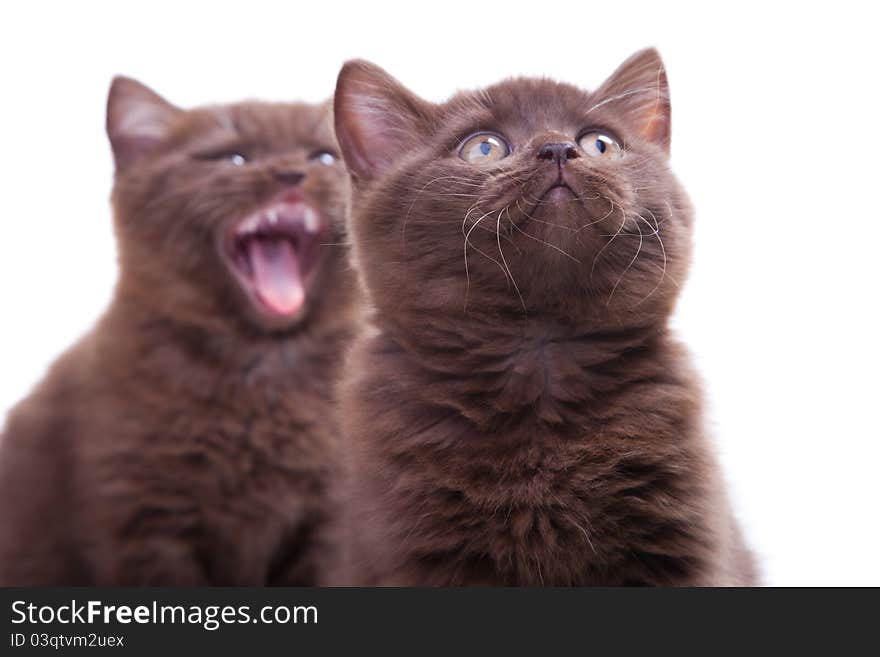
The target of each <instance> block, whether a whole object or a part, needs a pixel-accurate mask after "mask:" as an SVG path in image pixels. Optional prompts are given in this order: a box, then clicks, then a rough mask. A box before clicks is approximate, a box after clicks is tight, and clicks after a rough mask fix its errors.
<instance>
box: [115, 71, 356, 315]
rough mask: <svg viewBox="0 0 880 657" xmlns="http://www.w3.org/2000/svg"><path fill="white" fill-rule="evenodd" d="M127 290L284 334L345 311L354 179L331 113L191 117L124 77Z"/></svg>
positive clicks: (122, 242) (248, 110)
mask: <svg viewBox="0 0 880 657" xmlns="http://www.w3.org/2000/svg"><path fill="white" fill-rule="evenodd" d="M107 133H108V135H109V137H110V142H111V145H112V147H113V154H114V158H115V162H116V182H115V186H114V190H113V200H114V207H115V210H116V230H117V236H118V241H119V250H120V263H121V280H120V288H121V289H122V290H123V291H124V292H125V293H126V294H128V295H129V296H134V297H135V298H136V300H137V302H138V303H141V304H144V305H147V306H148V307H149V309H150V311H154V312H156V313H157V314H158V315H159V316H165V317H172V318H174V319H175V320H178V321H183V322H187V323H190V324H197V325H201V326H208V327H215V328H221V327H224V328H228V327H229V326H234V327H238V328H244V329H247V330H250V331H254V330H256V331H259V332H267V331H271V332H277V331H288V330H292V329H294V328H300V327H302V326H303V325H304V324H305V323H306V322H307V321H308V322H312V321H313V320H316V319H318V318H320V317H327V318H332V317H337V318H339V317H343V316H344V315H345V313H344V309H343V308H342V306H345V305H347V303H348V301H349V298H348V296H349V295H350V294H351V289H352V285H351V281H350V280H349V274H348V272H347V267H346V264H345V257H346V254H345V251H344V249H343V248H342V247H341V246H340V245H341V243H342V242H343V241H344V237H343V236H344V214H345V198H346V194H347V188H348V183H347V180H346V175H345V173H344V167H343V166H342V163H341V161H339V160H338V157H337V145H336V141H335V139H334V137H333V131H332V119H331V107H330V104H329V103H325V104H322V105H307V104H301V103H296V104H268V103H257V102H245V103H239V104H234V105H225V106H216V107H206V108H198V109H193V110H188V111H185V110H182V109H179V108H177V107H175V106H173V105H171V104H170V103H168V102H167V101H166V100H164V99H163V98H161V97H160V96H158V95H157V94H155V93H154V92H152V91H151V90H150V89H148V88H146V87H145V86H143V85H141V84H140V83H138V82H136V81H134V80H131V79H127V78H116V79H115V80H114V81H113V84H112V86H111V88H110V95H109V99H108V106H107Z"/></svg>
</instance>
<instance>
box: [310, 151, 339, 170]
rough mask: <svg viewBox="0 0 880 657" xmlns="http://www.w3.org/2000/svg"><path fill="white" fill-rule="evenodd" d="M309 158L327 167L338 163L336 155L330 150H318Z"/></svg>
mask: <svg viewBox="0 0 880 657" xmlns="http://www.w3.org/2000/svg"><path fill="white" fill-rule="evenodd" d="M309 159H310V160H313V161H315V162H320V163H321V164H323V165H324V166H325V167H332V166H333V165H334V164H336V156H335V155H334V154H333V153H331V152H330V151H318V152H317V153H314V154H313V155H312V156H311V157H310V158H309Z"/></svg>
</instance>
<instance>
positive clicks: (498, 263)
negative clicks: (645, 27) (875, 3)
mask: <svg viewBox="0 0 880 657" xmlns="http://www.w3.org/2000/svg"><path fill="white" fill-rule="evenodd" d="M334 103H335V104H334V116H335V125H336V135H337V139H338V141H339V144H340V148H341V150H342V155H343V158H344V160H345V162H346V164H347V166H348V168H349V170H350V173H351V177H352V183H353V186H352V194H353V201H352V213H351V216H350V219H349V222H350V223H349V233H350V237H351V241H352V258H353V262H354V263H355V264H356V266H357V269H358V271H359V276H360V278H361V279H362V284H363V287H364V290H365V294H366V296H367V298H368V301H369V304H370V306H371V316H370V318H369V323H370V326H369V329H368V330H366V331H364V333H363V334H362V335H361V336H360V337H359V338H357V339H356V341H355V345H354V347H353V350H352V353H351V354H350V362H349V364H348V366H347V367H348V369H347V374H346V376H345V379H344V383H343V384H342V390H341V407H342V417H343V423H344V426H343V436H344V443H345V444H344V446H343V449H342V450H341V451H342V454H343V455H344V457H345V459H346V465H345V484H344V491H345V492H344V494H343V495H344V497H345V499H346V500H347V501H346V505H345V509H344V513H345V521H344V522H343V523H342V524H341V525H340V526H341V527H344V528H345V529H344V531H346V532H347V536H348V538H347V543H348V546H349V547H348V549H347V550H346V554H345V555H344V557H343V561H342V564H341V565H340V567H339V570H338V572H337V576H338V577H339V578H340V581H346V582H349V583H354V584H362V585H363V584H367V585H419V586H423V585H445V586H450V585H452V586H457V585H531V586H534V585H612V586H616V585H653V586H671V585H676V586H688V585H750V584H755V583H756V582H757V572H756V568H755V565H754V563H753V559H752V557H751V554H750V552H749V550H748V548H747V546H746V545H745V542H744V540H743V537H742V535H741V533H740V530H739V528H738V526H737V523H736V521H735V519H734V515H733V513H732V510H731V506H730V504H729V502H728V499H727V494H726V492H725V488H724V483H723V481H722V477H721V474H720V472H719V468H718V466H717V464H716V462H715V459H714V456H713V453H712V449H711V446H710V444H709V442H708V439H707V436H706V431H705V429H704V426H703V418H702V404H701V393H700V384H699V381H698V379H697V377H696V375H695V373H694V371H693V370H692V368H691V365H690V364H689V359H688V355H687V353H686V351H685V349H684V348H683V347H682V346H681V345H680V344H679V343H678V342H677V341H676V339H675V338H674V337H673V336H672V335H671V334H670V330H669V328H668V326H667V324H668V320H669V317H670V314H671V312H672V310H673V307H674V303H675V301H676V297H677V295H678V287H679V285H680V284H681V283H682V282H683V280H684V277H685V274H686V271H687V269H688V262H689V258H690V251H691V230H692V224H693V218H692V217H693V213H692V209H691V206H690V204H689V201H688V199H687V197H686V195H685V192H684V191H683V189H682V187H681V186H680V184H679V183H678V182H677V180H676V178H675V177H674V175H673V174H672V172H671V170H670V166H669V149H670V101H669V92H668V83H667V77H666V73H665V68H664V66H663V63H662V60H661V58H660V56H659V54H658V53H657V52H656V50H653V49H648V50H645V51H642V52H639V53H636V54H635V55H633V56H632V57H631V58H630V59H628V60H627V61H626V62H624V63H623V64H622V65H621V66H620V67H619V68H618V69H617V71H616V72H615V73H614V74H613V75H612V76H611V77H610V78H609V79H608V80H607V81H606V82H605V83H603V84H602V85H601V86H600V87H599V88H598V89H597V90H596V91H594V92H587V91H583V90H581V89H579V88H576V87H574V86H571V85H568V84H563V83H559V82H555V81H551V80H549V79H511V80H507V81H504V82H501V83H500V84H496V85H494V86H491V87H489V88H487V89H484V90H481V91H477V92H463V93H459V94H458V95H456V96H454V97H453V98H452V99H451V100H449V101H448V102H444V103H441V104H434V103H430V102H427V101H425V100H423V99H421V98H419V97H417V96H416V95H414V94H413V93H411V92H410V91H409V90H407V89H406V88H405V87H404V86H402V85H401V84H400V83H399V82H398V81H397V80H395V79H394V78H392V77H391V76H390V75H389V74H388V73H386V72H385V71H383V70H382V69H381V68H378V67H376V66H375V65H373V64H370V63H368V62H364V61H351V62H348V63H347V64H346V65H345V66H344V67H343V68H342V70H341V72H340V74H339V78H338V82H337V88H336V94H335V101H334Z"/></svg>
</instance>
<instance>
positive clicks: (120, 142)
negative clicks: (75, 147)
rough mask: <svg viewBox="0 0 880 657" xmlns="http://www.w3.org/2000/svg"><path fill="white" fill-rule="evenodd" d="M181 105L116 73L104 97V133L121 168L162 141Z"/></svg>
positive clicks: (117, 166)
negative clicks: (105, 106)
mask: <svg viewBox="0 0 880 657" xmlns="http://www.w3.org/2000/svg"><path fill="white" fill-rule="evenodd" d="M180 111H181V110H180V109H178V108H177V107H175V106H174V105H172V104H171V103H169V102H168V101H167V100H165V99H164V98H162V97H161V96H160V95H159V94H157V93H156V92H154V91H153V90H152V89H150V88H148V87H146V86H144V85H143V84H141V83H140V82H138V81H137V80H132V79H131V78H126V77H121V76H119V77H116V78H114V79H113V83H112V84H111V85H110V94H109V96H108V97H107V136H108V137H110V144H111V146H112V147H113V157H114V158H115V160H116V168H117V169H124V168H126V167H128V166H130V165H131V164H133V163H134V162H136V161H137V160H138V159H139V158H141V157H142V156H143V155H145V154H146V153H148V152H149V151H150V150H151V149H152V148H154V147H155V146H156V145H157V144H158V143H159V142H161V141H162V140H163V139H164V138H165V137H166V136H167V135H168V132H169V130H170V127H171V124H172V122H173V121H174V119H175V117H176V116H177V115H178V114H179V113H180Z"/></svg>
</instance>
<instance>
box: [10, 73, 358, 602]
mask: <svg viewBox="0 0 880 657" xmlns="http://www.w3.org/2000/svg"><path fill="white" fill-rule="evenodd" d="M330 115H331V107H330V104H329V103H325V104H322V105H314V106H313V105H307V104H268V103H258V102H246V103H239V104H234V105H227V106H216V107H205V108H198V109H194V110H189V111H185V110H182V109H179V108H177V107H175V106H173V105H171V104H170V103H168V102H167V101H165V100H164V99H162V98H161V97H159V96H158V95H156V94H155V93H153V92H152V91H151V90H149V89H147V88H146V87H144V86H143V85H141V84H139V83H137V82H135V81H133V80H130V79H126V78H117V79H116V80H115V81H114V82H113V85H112V87H111V89H110V95H109V100H108V108H107V131H108V135H109V137H110V142H111V144H112V147H113V153H114V157H115V162H116V179H115V185H114V189H113V207H114V217H115V229H116V235H117V240H118V248H119V261H120V278H119V281H118V285H117V287H116V292H115V296H114V299H113V301H112V304H111V306H110V307H109V309H108V310H107V312H106V314H105V315H104V316H103V317H102V318H101V319H100V321H99V322H98V324H97V326H96V327H95V328H94V330H93V331H92V332H91V333H89V334H88V335H87V336H85V337H84V338H83V339H82V340H81V341H80V342H79V343H78V344H77V345H76V346H74V347H73V348H72V349H71V350H70V351H68V352H67V353H66V354H64V355H63V356H62V357H61V358H60V359H59V360H58V361H57V362H56V363H55V364H54V365H53V366H52V368H51V371H50V372H49V374H48V375H47V377H46V378H45V379H44V380H43V382H42V383H41V384H40V385H39V386H38V387H37V388H36V390H35V391H34V392H33V393H32V394H31V395H30V396H29V397H28V398H27V399H25V400H24V401H23V402H21V403H20V404H19V405H18V406H17V407H16V408H15V409H14V410H13V411H12V413H11V414H10V416H9V419H8V424H7V426H6V428H5V431H4V434H3V436H2V443H0V583H2V584H5V585H10V584H135V585H139V584H151V585H159V584H162V585H184V584H193V585H195V584H230V585H244V584H250V585H260V584H267V583H293V584H313V583H316V582H317V581H319V580H320V577H321V572H320V566H319V561H320V559H322V558H323V557H325V556H327V555H326V554H325V553H326V550H327V548H326V545H325V539H324V537H323V526H324V522H325V520H326V518H327V515H328V512H329V511H328V502H327V499H326V498H325V494H324V491H325V488H326V485H327V480H328V478H329V477H330V475H331V473H332V471H333V467H334V466H333V458H332V450H333V444H334V440H335V435H336V430H335V425H334V419H333V417H334V415H333V411H334V405H333V403H332V388H333V385H334V381H335V379H336V377H337V372H338V369H339V367H340V364H341V352H342V350H343V347H344V345H345V344H346V341H347V339H348V337H349V334H350V331H351V327H352V323H353V321H354V317H355V300H356V299H355V295H354V292H353V287H354V286H353V279H352V276H351V274H350V272H349V268H348V265H347V264H346V253H345V250H344V248H342V247H341V246H340V244H342V243H343V242H344V232H343V231H344V225H343V216H344V210H345V198H346V189H347V180H346V177H345V174H344V169H343V167H342V164H341V162H339V161H337V152H336V149H337V146H336V142H335V139H334V137H333V131H332V125H331V118H330Z"/></svg>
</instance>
